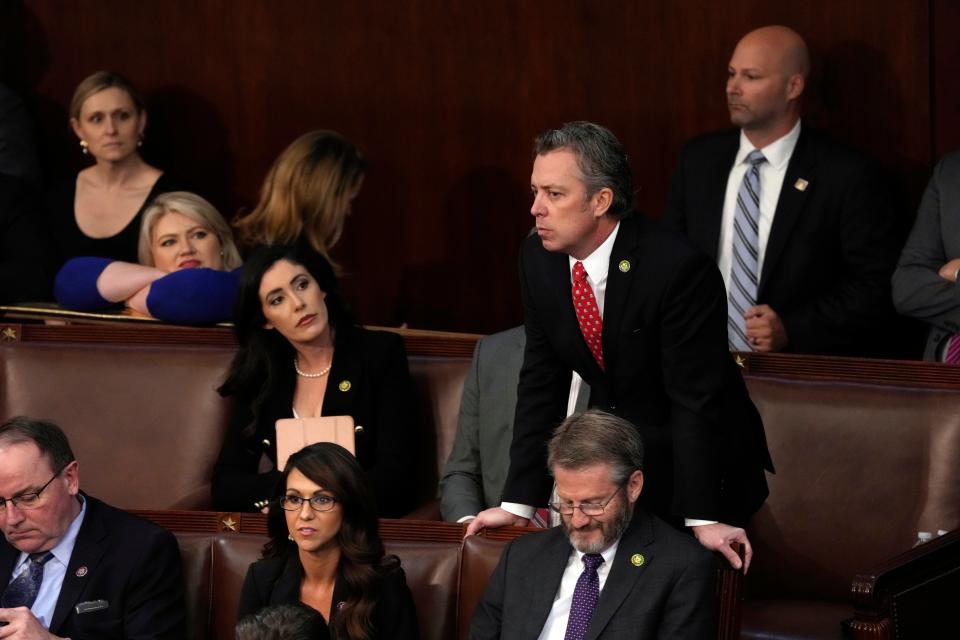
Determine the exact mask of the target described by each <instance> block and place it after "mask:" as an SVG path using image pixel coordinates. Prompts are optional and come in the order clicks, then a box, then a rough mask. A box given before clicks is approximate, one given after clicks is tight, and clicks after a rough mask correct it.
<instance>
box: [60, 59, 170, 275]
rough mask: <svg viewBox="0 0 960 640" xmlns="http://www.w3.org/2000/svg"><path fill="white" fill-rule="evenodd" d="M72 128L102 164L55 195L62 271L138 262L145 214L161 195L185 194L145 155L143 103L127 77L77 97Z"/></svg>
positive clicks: (87, 83) (82, 89)
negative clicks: (74, 263) (78, 262)
mask: <svg viewBox="0 0 960 640" xmlns="http://www.w3.org/2000/svg"><path fill="white" fill-rule="evenodd" d="M70 125H71V127H73V132H74V133H75V134H76V136H77V138H78V139H79V142H80V150H81V151H82V152H83V154H84V155H87V156H89V157H90V158H92V159H93V160H94V164H93V165H92V166H90V167H87V168H86V169H84V170H82V171H81V172H80V173H78V174H77V177H76V178H75V179H70V180H68V181H66V182H64V183H63V184H61V185H59V186H58V187H56V188H54V189H53V190H52V191H50V192H49V193H48V194H47V210H48V215H49V218H50V223H49V224H50V229H51V230H52V231H53V237H54V240H55V244H56V247H57V251H58V253H59V256H58V259H59V263H58V265H59V264H62V263H63V262H64V261H66V260H67V259H69V258H73V257H75V256H100V257H103V258H112V259H114V260H123V261H124V262H136V261H137V238H138V236H139V233H140V218H141V216H142V215H143V211H144V210H145V209H146V207H147V205H148V204H150V201H151V200H153V198H154V197H156V196H157V194H160V193H164V192H166V191H177V190H180V189H182V188H183V185H182V184H179V183H178V182H176V181H175V180H173V179H171V178H170V177H169V176H168V175H167V174H165V173H163V172H162V171H161V170H160V169H157V168H156V167H152V166H150V165H149V164H147V163H146V162H144V160H143V158H141V157H140V153H139V151H138V149H139V148H140V146H141V145H142V144H143V137H144V130H145V129H146V126H147V111H146V108H145V106H144V101H143V98H142V97H141V95H140V92H138V91H137V89H136V88H135V87H134V86H133V84H132V83H131V82H130V81H129V80H127V79H126V78H124V77H123V76H121V75H120V74H118V73H114V72H112V71H98V72H96V73H94V74H93V75H91V76H89V77H87V78H86V79H84V80H83V82H81V83H80V85H79V86H78V87H77V89H76V91H75V92H74V94H73V99H72V100H71V101H70Z"/></svg>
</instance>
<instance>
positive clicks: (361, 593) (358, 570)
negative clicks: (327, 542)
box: [263, 442, 400, 640]
mask: <svg viewBox="0 0 960 640" xmlns="http://www.w3.org/2000/svg"><path fill="white" fill-rule="evenodd" d="M294 469H296V470H297V471H299V472H300V473H302V474H303V475H305V476H306V477H307V478H309V479H310V480H311V481H313V482H315V483H317V484H318V485H320V486H321V487H323V488H324V489H326V490H327V491H329V492H330V493H331V494H332V495H333V497H334V498H336V500H337V502H338V503H339V504H340V506H341V508H342V509H343V522H342V524H341V525H340V531H339V533H338V534H337V543H338V544H339V545H340V573H341V575H342V577H343V580H344V581H345V582H346V585H347V589H346V591H347V593H348V595H347V598H346V600H344V603H343V606H342V607H340V606H338V608H337V609H336V611H335V612H332V613H333V615H331V616H330V617H331V619H332V620H331V622H330V628H331V629H332V630H333V631H334V634H333V635H334V636H335V637H337V638H340V639H341V640H348V639H349V640H368V639H369V638H370V637H371V636H372V634H373V633H374V631H375V629H374V626H373V609H374V607H375V606H376V604H377V601H379V599H380V595H381V591H382V589H381V587H382V580H381V578H380V576H381V575H382V574H383V573H384V572H386V571H391V570H395V569H396V567H398V566H399V565H400V560H399V559H398V558H397V557H396V556H388V555H385V553H384V549H383V541H382V540H381V539H380V533H379V531H378V521H377V511H376V507H375V506H374V499H373V493H372V492H371V491H370V488H369V486H368V485H367V483H366V482H365V481H364V475H363V469H361V467H360V464H359V463H358V462H357V459H356V458H355V457H353V455H352V454H350V452H349V451H347V450H346V449H344V448H343V447H341V446H340V445H337V444H333V443H332V442H319V443H317V444H312V445H309V446H307V447H304V448H303V449H301V450H300V451H298V452H297V453H295V454H293V455H292V456H290V459H289V460H287V464H286V466H285V467H284V469H283V474H282V476H281V478H280V482H279V483H278V486H277V489H278V493H283V492H285V491H286V487H287V477H288V476H289V475H290V472H291V471H293V470H294ZM267 531H268V533H269V534H270V541H269V542H268V543H267V544H266V545H265V546H264V548H263V555H264V557H267V556H287V555H288V554H296V553H297V546H296V545H295V544H294V543H293V542H291V541H290V540H289V539H288V537H287V536H288V535H289V533H290V532H289V531H288V530H287V524H286V519H285V518H284V511H283V510H282V509H281V508H280V505H279V504H278V503H276V502H274V504H272V505H271V506H270V515H269V516H268V518H267ZM376 631H377V632H378V633H379V634H380V635H385V634H389V630H388V629H379V630H376Z"/></svg>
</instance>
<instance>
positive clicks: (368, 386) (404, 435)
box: [213, 328, 419, 518]
mask: <svg viewBox="0 0 960 640" xmlns="http://www.w3.org/2000/svg"><path fill="white" fill-rule="evenodd" d="M328 375H329V376H330V378H329V380H328V381H327V390H326V392H325V393H324V396H323V409H322V411H323V415H327V416H338V415H349V416H352V417H353V420H354V424H356V425H357V426H360V427H363V430H362V432H358V433H357V434H356V447H357V460H358V461H359V462H360V466H362V467H363V469H364V471H365V472H366V473H367V479H368V481H369V483H370V486H371V487H372V489H373V491H374V494H375V496H376V500H377V510H378V515H379V516H380V517H382V518H396V517H400V516H403V515H406V514H407V513H409V512H410V511H411V510H413V509H414V508H415V507H416V506H417V502H418V500H417V499H418V497H419V496H418V495H417V491H418V485H417V482H416V479H417V477H418V476H417V472H418V466H417V460H418V452H419V448H418V446H417V444H418V432H417V424H418V423H417V418H416V416H417V409H416V406H417V405H416V398H415V395H414V389H413V382H412V381H411V379H410V371H409V367H408V365H407V355H406V351H405V350H404V347H403V339H402V338H400V336H398V335H397V334H395V333H389V332H386V331H369V330H366V329H359V328H358V329H349V330H342V331H338V332H337V335H336V344H335V348H334V356H333V367H332V368H331V369H330V373H329V374H328ZM278 377H279V380H278V384H277V387H276V388H275V389H273V390H272V391H271V392H270V393H269V395H268V398H267V401H266V403H265V405H264V406H263V408H262V409H261V412H260V415H259V416H256V417H255V416H254V415H253V411H252V407H251V404H252V402H253V398H241V397H235V398H234V413H233V417H232V419H231V423H230V427H229V429H228V433H227V438H226V441H225V442H224V445H223V448H222V449H221V450H220V457H219V459H218V460H217V464H216V466H215V467H214V472H213V503H214V506H215V507H216V508H217V509H222V510H226V511H256V510H257V509H256V507H255V506H254V502H257V501H259V500H265V499H270V498H274V497H276V496H277V495H278V493H277V486H276V485H277V481H278V480H279V479H280V472H279V471H277V470H276V469H275V468H271V470H270V471H267V472H259V466H260V464H261V458H263V456H266V458H267V460H269V463H270V466H271V467H273V466H274V465H276V461H277V445H276V442H275V441H274V440H275V437H276V428H275V424H276V421H277V420H278V419H279V418H292V417H293V393H294V389H295V387H296V373H295V372H294V370H293V362H291V363H290V365H289V367H285V368H282V369H281V370H280V371H279V372H278ZM254 422H255V423H256V431H255V433H254V435H253V436H252V437H248V438H245V437H243V435H242V434H243V431H244V429H246V428H247V426H248V425H250V424H251V423H254Z"/></svg>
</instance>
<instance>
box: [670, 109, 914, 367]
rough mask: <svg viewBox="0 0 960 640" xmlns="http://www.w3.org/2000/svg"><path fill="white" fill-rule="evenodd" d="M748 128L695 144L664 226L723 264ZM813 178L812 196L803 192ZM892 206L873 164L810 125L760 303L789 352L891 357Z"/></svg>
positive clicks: (895, 246)
mask: <svg viewBox="0 0 960 640" xmlns="http://www.w3.org/2000/svg"><path fill="white" fill-rule="evenodd" d="M739 136H740V132H739V130H733V131H724V132H721V133H713V134H707V135H704V136H700V137H698V138H695V139H694V140H692V141H690V142H689V143H687V145H686V146H685V147H684V149H683V151H682V152H681V155H680V165H679V167H678V168H677V171H676V173H675V174H674V177H673V184H672V185H671V188H670V194H669V197H668V200H667V209H666V213H665V215H664V223H665V224H666V225H667V226H670V227H672V228H674V229H676V230H678V231H680V232H681V233H684V234H686V235H687V236H688V237H689V238H690V240H691V242H693V244H694V245H695V246H696V247H697V248H699V249H700V250H701V251H703V252H705V253H706V254H707V255H709V256H710V257H711V258H713V259H714V260H716V258H717V255H718V252H719V246H718V245H719V238H720V224H721V218H722V217H723V201H724V195H725V193H726V187H727V178H728V176H729V173H730V169H731V167H732V166H733V161H734V158H735V156H736V154H737V150H738V149H739V145H740V137H739ZM799 179H803V180H806V181H807V186H806V187H805V189H803V190H800V189H798V188H797V187H796V186H795V185H796V183H797V180H799ZM890 203H891V199H890V197H889V195H888V192H887V190H886V189H885V188H884V184H883V182H882V180H881V179H880V177H879V174H878V172H877V170H876V168H875V166H874V165H873V164H872V163H871V162H869V161H868V160H867V159H866V158H865V157H863V156H861V155H859V154H857V153H854V152H853V151H851V150H849V149H847V148H845V147H843V146H840V145H839V144H836V143H834V142H831V141H829V140H828V139H826V138H824V137H823V136H821V135H819V134H817V133H816V132H814V131H811V130H810V129H809V128H807V127H802V128H801V130H800V138H799V139H798V140H797V146H796V148H795V149H794V151H793V155H792V156H791V158H790V162H789V164H788V165H787V172H786V175H785V177H784V180H783V188H782V189H781V190H780V198H779V200H778V201H777V209H776V212H775V214H774V218H773V225H772V227H771V229H770V237H769V239H768V241H767V246H766V251H765V255H764V261H763V270H762V273H761V274H760V283H759V289H758V292H757V301H758V303H760V304H768V305H770V307H771V308H773V310H774V311H776V312H777V313H778V314H779V315H780V317H781V319H782V320H783V324H784V327H785V329H786V332H787V338H788V340H789V344H788V345H787V346H786V349H785V351H792V352H795V353H818V354H834V355H885V354H887V353H889V349H892V347H891V346H890V345H891V341H892V337H893V336H891V335H890V324H891V323H892V322H893V321H894V312H893V305H892V303H891V300H890V276H891V275H892V274H893V268H894V265H895V264H896V260H897V254H898V252H899V250H900V241H899V238H898V237H897V232H896V230H895V225H894V212H893V208H892V206H891V204H890Z"/></svg>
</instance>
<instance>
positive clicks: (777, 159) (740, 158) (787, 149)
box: [584, 120, 800, 273]
mask: <svg viewBox="0 0 960 640" xmlns="http://www.w3.org/2000/svg"><path fill="white" fill-rule="evenodd" d="M799 138H800V120H797V123H796V124H795V125H793V129H790V132H789V133H787V135H785V136H783V137H782V138H780V139H778V140H774V141H773V142H771V143H770V144H768V145H767V146H765V147H764V148H763V149H760V151H762V152H763V157H764V158H766V159H767V164H769V165H770V166H771V167H773V168H774V169H776V170H778V171H779V170H781V169H783V168H784V167H785V166H787V163H788V162H790V156H792V155H793V150H794V148H795V147H796V146H797V140H798V139H799ZM754 149H756V147H754V146H753V143H752V142H750V140H749V138H747V134H745V133H744V132H743V129H741V130H740V149H739V150H738V151H737V157H736V160H734V164H735V165H737V164H740V163H742V162H746V160H747V155H749V153H750V152H751V151H753V150H754ZM584 267H586V263H584ZM587 273H590V272H589V270H588V271H587Z"/></svg>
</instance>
